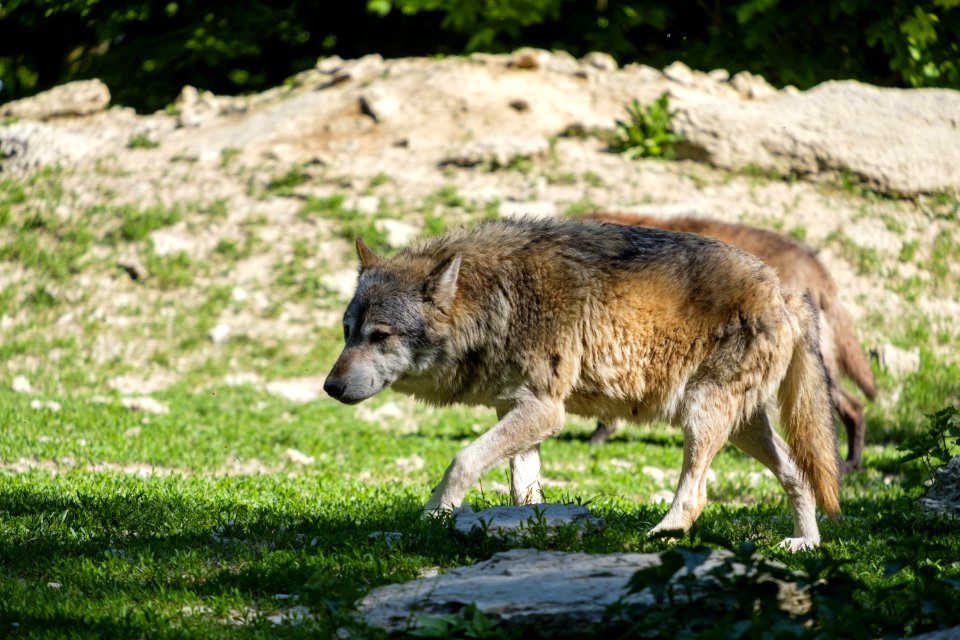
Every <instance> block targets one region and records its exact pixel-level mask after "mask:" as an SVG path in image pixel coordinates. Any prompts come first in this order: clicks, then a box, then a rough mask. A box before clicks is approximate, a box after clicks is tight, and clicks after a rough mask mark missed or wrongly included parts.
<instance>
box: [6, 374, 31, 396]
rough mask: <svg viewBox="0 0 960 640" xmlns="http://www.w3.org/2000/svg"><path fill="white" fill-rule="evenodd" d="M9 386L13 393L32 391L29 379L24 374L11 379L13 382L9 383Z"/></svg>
mask: <svg viewBox="0 0 960 640" xmlns="http://www.w3.org/2000/svg"><path fill="white" fill-rule="evenodd" d="M10 388H11V389H12V390H13V391H14V392H15V393H32V392H33V385H32V384H30V380H29V379H28V378H27V377H26V376H16V377H15V378H14V379H13V382H11V383H10Z"/></svg>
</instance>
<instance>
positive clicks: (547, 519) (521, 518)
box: [453, 503, 605, 536]
mask: <svg viewBox="0 0 960 640" xmlns="http://www.w3.org/2000/svg"><path fill="white" fill-rule="evenodd" d="M604 524H605V523H604V521H603V518H599V517H597V516H595V515H593V513H592V512H591V511H590V510H589V509H587V508H586V507H583V506H580V505H576V504H556V503H544V504H535V505H527V506H522V507H511V506H504V507H490V508H489V509H483V510H481V511H467V510H461V511H457V512H455V513H454V516H453V527H454V529H455V530H456V531H457V532H459V533H461V534H463V535H466V536H469V535H477V534H480V533H482V532H484V531H485V532H486V533H487V534H488V535H500V536H504V535H518V536H522V535H524V534H526V533H529V532H530V531H531V529H539V528H540V527H546V528H547V530H551V529H552V530H556V529H557V528H559V527H563V526H568V525H573V526H576V527H578V528H579V529H580V531H584V530H586V529H589V528H594V529H600V528H603V526H604Z"/></svg>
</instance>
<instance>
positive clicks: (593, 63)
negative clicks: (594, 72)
mask: <svg viewBox="0 0 960 640" xmlns="http://www.w3.org/2000/svg"><path fill="white" fill-rule="evenodd" d="M581 62H583V64H585V65H587V66H589V67H593V68H594V69H598V70H600V71H616V70H617V61H616V60H614V59H613V56H611V55H610V54H609V53H604V52H602V51H591V52H590V53H588V54H587V55H585V56H583V59H582V60H581Z"/></svg>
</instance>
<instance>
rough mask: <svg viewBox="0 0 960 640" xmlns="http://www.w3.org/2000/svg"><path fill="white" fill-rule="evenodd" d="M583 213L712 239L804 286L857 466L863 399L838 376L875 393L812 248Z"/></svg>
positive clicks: (718, 228) (686, 220) (762, 236)
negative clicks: (814, 311)
mask: <svg viewBox="0 0 960 640" xmlns="http://www.w3.org/2000/svg"><path fill="white" fill-rule="evenodd" d="M584 217H585V218H588V219H593V220H600V221H604V222H614V223H617V224H627V225H635V226H643V227H652V228H657V229H668V230H671V231H686V232H690V233H698V234H701V235H705V236H710V237H712V238H717V239H719V240H722V241H723V242H726V243H727V244H730V245H733V246H735V247H738V248H740V249H743V250H744V251H747V252H748V253H752V254H753V255H755V256H757V257H758V258H760V259H761V260H763V261H764V262H765V263H767V264H768V265H770V266H771V267H773V269H774V270H775V271H776V272H777V275H778V276H779V277H780V279H781V280H782V281H783V283H784V284H785V285H786V286H788V287H791V288H794V289H798V290H801V291H802V290H809V291H810V292H811V295H812V296H813V300H814V303H815V305H816V307H817V308H818V309H819V311H820V315H821V330H822V331H821V335H822V340H821V342H820V351H821V354H822V355H823V359H824V362H825V364H826V365H827V370H828V371H829V372H830V374H831V378H832V379H833V381H834V382H835V384H834V385H833V386H832V387H831V401H832V403H833V407H834V409H835V410H836V412H837V415H838V416H839V417H840V419H841V421H842V422H843V424H844V427H845V429H846V432H847V460H846V463H845V466H846V468H847V469H848V470H853V469H860V468H861V467H862V458H863V447H864V440H865V435H866V423H865V419H864V409H863V403H861V402H860V400H858V399H857V398H856V397H855V396H853V395H852V394H850V393H849V392H847V391H846V390H845V389H844V388H843V387H842V386H841V385H840V384H839V380H840V376H841V375H846V376H847V377H849V378H850V379H851V380H853V381H854V382H855V383H856V385H857V386H858V387H859V388H860V390H861V391H862V392H863V393H864V395H865V396H867V398H869V399H871V400H873V399H874V398H875V396H876V392H877V386H876V381H875V380H874V376H873V371H872V370H871V368H870V362H869V360H868V359H867V356H866V354H865V353H864V352H863V349H861V348H860V343H859V342H858V341H857V337H856V334H855V333H854V330H853V324H852V322H851V320H850V316H849V315H848V314H847V312H846V310H845V309H844V308H843V305H842V304H841V303H840V301H839V300H838V299H837V285H836V283H835V282H834V280H833V278H832V277H831V276H830V273H829V272H828V271H827V270H826V268H825V267H824V266H823V264H822V263H821V262H820V261H819V260H817V257H816V254H815V253H814V251H813V250H812V249H810V248H809V247H807V246H804V245H803V244H801V243H799V242H797V241H795V240H793V239H792V238H789V237H787V236H785V235H782V234H779V233H775V232H773V231H768V230H765V229H756V228H753V227H748V226H745V225H742V224H731V223H726V222H720V221H718V220H710V219H706V218H696V217H676V218H656V217H653V216H648V215H642V214H634V213H591V214H587V215H585V216H584ZM614 430H615V428H614V427H612V425H607V426H606V427H603V426H601V427H598V429H597V432H596V433H595V434H594V437H593V438H592V439H591V441H592V442H602V441H604V440H606V439H607V438H608V437H609V435H610V434H612V433H613V431H614Z"/></svg>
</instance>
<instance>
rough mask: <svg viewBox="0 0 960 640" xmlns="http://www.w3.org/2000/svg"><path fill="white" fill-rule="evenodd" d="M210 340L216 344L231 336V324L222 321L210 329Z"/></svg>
mask: <svg viewBox="0 0 960 640" xmlns="http://www.w3.org/2000/svg"><path fill="white" fill-rule="evenodd" d="M209 337H210V341H211V342H213V343H214V344H222V343H224V342H226V341H227V338H229V337H230V325H228V324H226V323H224V322H220V323H217V324H216V325H214V327H213V328H212V329H210V333H209Z"/></svg>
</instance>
